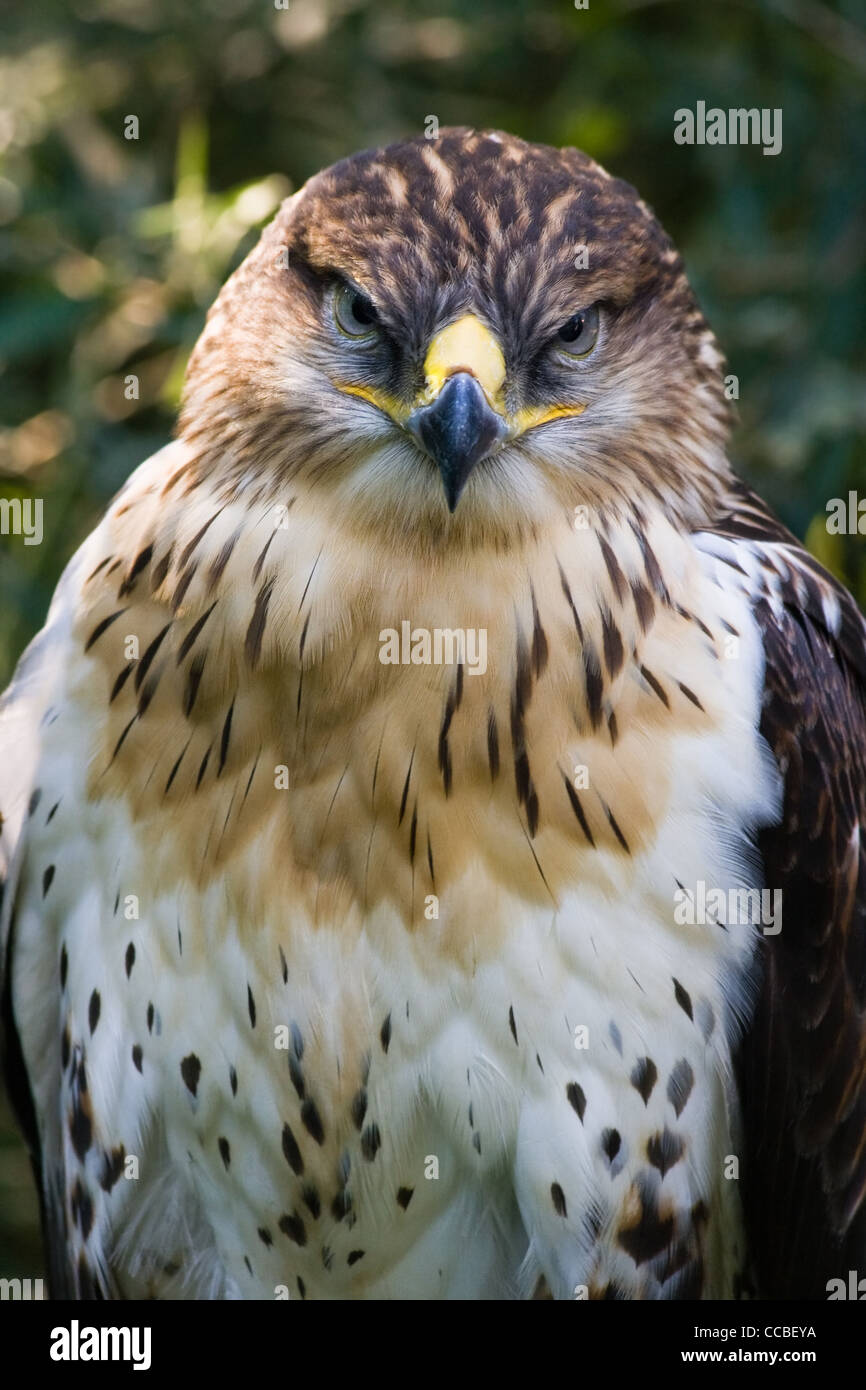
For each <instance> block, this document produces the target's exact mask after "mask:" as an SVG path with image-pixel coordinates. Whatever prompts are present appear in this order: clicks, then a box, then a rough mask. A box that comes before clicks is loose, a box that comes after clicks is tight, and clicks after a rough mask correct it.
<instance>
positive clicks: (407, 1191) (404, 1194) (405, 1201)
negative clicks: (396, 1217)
mask: <svg viewBox="0 0 866 1390" xmlns="http://www.w3.org/2000/svg"><path fill="white" fill-rule="evenodd" d="M414 1191H415V1189H414V1187H400V1188H398V1189H397V1203H398V1205H399V1206H401V1207H402V1208H403V1210H404V1211H405V1210H406V1208H407V1207H408V1205H409V1203H410V1202H411V1200H412V1194H413V1193H414Z"/></svg>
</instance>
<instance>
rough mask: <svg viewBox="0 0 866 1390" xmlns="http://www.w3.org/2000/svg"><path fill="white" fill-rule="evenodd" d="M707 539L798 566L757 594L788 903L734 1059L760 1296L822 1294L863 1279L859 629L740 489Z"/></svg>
mask: <svg viewBox="0 0 866 1390" xmlns="http://www.w3.org/2000/svg"><path fill="white" fill-rule="evenodd" d="M713 529H714V530H718V531H719V532H720V533H722V534H725V535H728V536H732V537H740V538H742V539H750V540H758V541H763V542H765V543H769V544H770V545H773V546H776V545H778V546H782V547H785V550H783V551H780V552H776V553H777V554H779V555H780V558H782V559H783V560H784V558H785V557H786V556H790V555H791V551H792V550H793V551H794V552H796V555H797V557H798V560H799V565H798V572H797V577H796V578H790V577H789V578H788V579H785V578H783V579H782V587H783V593H784V598H785V606H784V610H783V612H782V615H781V617H779V616H777V615H776V614H775V613H774V612H773V611H772V609H771V606H770V604H769V602H768V601H767V600H766V599H765V598H759V599H758V600H757V603H756V610H755V611H756V616H757V619H758V622H759V624H760V626H761V628H762V631H763V635H764V648H765V652H766V658H767V665H766V674H765V686H764V707H763V716H762V721H761V729H762V732H763V734H764V737H765V738H766V739H767V742H768V743H769V745H770V747H771V748H772V749H773V752H774V754H775V756H776V759H777V762H778V763H779V766H780V768H781V770H782V772H783V774H784V779H785V800H784V814H783V817H782V821H781V823H780V824H779V825H778V826H777V827H775V828H774V829H772V830H769V831H765V832H764V834H763V835H762V838H761V841H760V848H761V851H762V854H763V858H764V865H765V870H766V882H767V886H768V887H769V888H780V889H781V890H782V894H783V897H782V930H781V932H780V933H779V935H778V936H775V937H765V938H763V939H762V951H763V954H764V971H763V981H762V987H761V993H760V997H759V1002H758V1006H757V1011H756V1013H755V1015H754V1019H753V1022H752V1026H751V1028H750V1030H749V1032H748V1035H747V1036H746V1038H745V1040H744V1042H743V1046H742V1049H741V1055H740V1059H739V1081H740V1088H741V1095H742V1101H743V1109H744V1131H745V1154H744V1162H743V1164H742V1173H741V1176H742V1192H743V1198H744V1203H745V1211H746V1222H747V1230H748V1238H749V1243H750V1250H751V1256H752V1261H753V1266H754V1277H755V1280H756V1284H757V1290H756V1291H757V1293H758V1295H759V1296H760V1297H764V1298H813V1299H826V1297H827V1283H828V1281H829V1280H830V1279H839V1278H841V1279H843V1280H845V1281H846V1283H847V1278H848V1271H849V1270H851V1269H855V1270H859V1271H860V1272H861V1274H862V1273H866V625H864V620H863V618H862V615H861V614H860V612H859V610H858V609H857V606H856V604H855V603H854V601H853V599H852V598H851V597H850V595H849V594H848V593H847V592H846V591H845V590H844V589H843V588H842V587H841V586H840V585H838V584H837V583H836V581H835V580H833V579H832V578H831V577H830V576H829V575H828V574H826V572H825V571H824V570H823V569H822V568H821V567H820V565H818V564H817V562H816V561H815V560H814V559H813V558H812V557H811V556H808V555H806V553H805V552H804V551H803V550H802V548H801V547H800V546H799V543H798V542H797V541H796V540H795V539H794V537H793V536H791V535H790V533H789V532H787V531H785V529H784V528H783V527H782V526H781V524H780V523H778V522H777V521H775V519H774V518H773V517H772V516H770V515H769V513H768V512H767V511H766V509H765V508H764V507H763V504H761V503H760V502H759V501H758V499H756V498H754V497H752V496H751V495H750V494H748V493H746V492H745V491H744V492H743V494H742V497H741V498H740V499H738V502H737V505H735V507H734V509H733V510H732V512H731V514H730V515H729V516H727V517H725V518H724V519H723V520H721V521H720V523H719V524H718V526H717V527H714V528H713ZM789 547H790V549H788V548H789ZM768 558H769V559H770V561H771V562H772V555H770V556H769V557H768ZM779 568H780V569H781V570H782V572H783V574H784V571H785V570H786V568H787V566H786V565H785V564H784V563H783V564H782V565H781V566H780V567H779ZM828 590H832V592H833V593H834V594H835V596H836V598H837V599H838V601H839V603H840V605H841V615H842V616H841V622H840V624H839V630H838V633H837V635H836V636H835V637H834V636H833V634H832V633H831V632H830V631H829V629H828V625H827V622H826V620H825V616H824V609H823V604H822V591H823V592H825V593H826V592H827V591H828Z"/></svg>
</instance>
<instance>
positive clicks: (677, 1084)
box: [667, 1057, 695, 1119]
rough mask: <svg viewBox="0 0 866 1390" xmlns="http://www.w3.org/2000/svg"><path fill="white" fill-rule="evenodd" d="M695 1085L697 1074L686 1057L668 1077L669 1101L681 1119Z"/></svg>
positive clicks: (681, 1059) (682, 1058)
mask: <svg viewBox="0 0 866 1390" xmlns="http://www.w3.org/2000/svg"><path fill="white" fill-rule="evenodd" d="M694 1084H695V1074H694V1072H693V1071H692V1069H691V1067H690V1065H689V1063H688V1062H687V1061H686V1059H685V1057H681V1058H680V1060H679V1061H678V1062H677V1063H676V1065H675V1066H674V1068H673V1071H672V1072H671V1074H670V1076H669V1077H668V1092H667V1094H668V1100H669V1101H670V1103H671V1105H672V1106H673V1107H674V1110H675V1111H676V1116H677V1119H679V1117H680V1115H681V1114H682V1112H683V1110H684V1109H685V1107H686V1102H687V1101H688V1098H689V1096H690V1095H691V1093H692V1087H693V1086H694Z"/></svg>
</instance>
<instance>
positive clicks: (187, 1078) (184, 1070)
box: [180, 1052, 201, 1095]
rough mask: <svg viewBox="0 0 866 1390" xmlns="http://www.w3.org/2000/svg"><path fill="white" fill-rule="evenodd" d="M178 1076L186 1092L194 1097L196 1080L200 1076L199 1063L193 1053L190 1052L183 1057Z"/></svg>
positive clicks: (196, 1086) (196, 1088)
mask: <svg viewBox="0 0 866 1390" xmlns="http://www.w3.org/2000/svg"><path fill="white" fill-rule="evenodd" d="M180 1074H181V1076H182V1077H183V1080H184V1085H185V1086H186V1088H187V1090H188V1091H190V1092H191V1093H192V1095H195V1094H196V1091H197V1090H198V1079H199V1077H200V1076H201V1062H200V1061H199V1059H198V1057H196V1055H195V1053H194V1052H191V1053H190V1054H189V1056H188V1057H184V1059H183V1061H182V1062H181V1064H180Z"/></svg>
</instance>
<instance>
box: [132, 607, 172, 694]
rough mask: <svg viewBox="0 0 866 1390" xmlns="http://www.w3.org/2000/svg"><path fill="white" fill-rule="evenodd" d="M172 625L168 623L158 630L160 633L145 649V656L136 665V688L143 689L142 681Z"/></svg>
mask: <svg viewBox="0 0 866 1390" xmlns="http://www.w3.org/2000/svg"><path fill="white" fill-rule="evenodd" d="M170 627H171V623H166V625H165V627H164V628H162V629H161V631H160V632H158V633H157V634H156V636H155V637H154V639H153V641H152V642H151V643H150V645H149V647H148V648H147V650H146V651H145V653H144V656H143V657H142V658H141V660H140V661H139V663H138V665H137V666H136V668H135V688H136V690H140V689H141V683H142V681H143V680H144V678H145V676H146V675H147V673H148V671H149V670H150V667H151V665H152V663H153V658H154V657H155V656H156V654H157V652H158V651H159V649H160V647H161V645H162V643H163V642H164V641H165V634H166V633H167V632H168V630H169V628H170Z"/></svg>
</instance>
